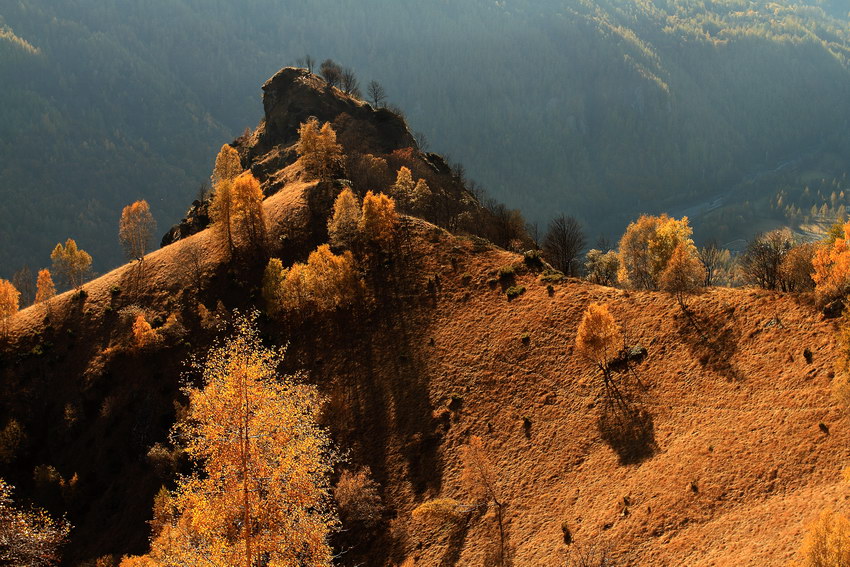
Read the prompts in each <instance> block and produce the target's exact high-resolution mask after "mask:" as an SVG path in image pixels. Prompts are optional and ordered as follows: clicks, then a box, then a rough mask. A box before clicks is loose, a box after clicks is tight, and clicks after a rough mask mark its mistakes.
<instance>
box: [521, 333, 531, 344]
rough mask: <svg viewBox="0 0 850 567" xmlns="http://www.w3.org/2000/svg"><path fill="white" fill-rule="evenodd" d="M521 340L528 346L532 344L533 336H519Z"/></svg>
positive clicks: (525, 334) (524, 334)
mask: <svg viewBox="0 0 850 567" xmlns="http://www.w3.org/2000/svg"><path fill="white" fill-rule="evenodd" d="M519 340H520V341H522V344H524V345H527V344H528V343H530V342H531V335H529V334H528V333H523V334H521V335H520V336H519Z"/></svg>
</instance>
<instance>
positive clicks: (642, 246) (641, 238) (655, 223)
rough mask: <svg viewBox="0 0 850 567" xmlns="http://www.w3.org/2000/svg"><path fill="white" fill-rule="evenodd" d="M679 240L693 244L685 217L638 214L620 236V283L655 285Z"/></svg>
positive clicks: (653, 286) (650, 287)
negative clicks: (678, 218) (677, 218)
mask: <svg viewBox="0 0 850 567" xmlns="http://www.w3.org/2000/svg"><path fill="white" fill-rule="evenodd" d="M681 243H685V244H686V245H687V246H690V247H692V246H693V241H692V240H691V227H690V226H688V217H682V219H681V220H676V219H674V218H671V217H669V216H667V215H666V214H665V215H661V216H657V217H655V216H651V215H641V217H640V218H639V219H638V220H636V221H635V222H633V223H631V224H630V225H629V226H628V227H627V228H626V232H625V233H624V234H623V237H622V238H621V239H620V273H619V279H620V283H622V284H624V285H630V286H631V287H635V288H642V289H657V288H658V284H659V281H658V280H659V278H660V277H661V273H662V272H663V271H664V269H665V268H666V267H667V263H668V262H669V261H670V258H671V257H672V255H673V251H674V250H675V249H676V247H677V246H678V245H679V244H681Z"/></svg>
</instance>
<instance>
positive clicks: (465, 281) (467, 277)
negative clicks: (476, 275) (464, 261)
mask: <svg viewBox="0 0 850 567" xmlns="http://www.w3.org/2000/svg"><path fill="white" fill-rule="evenodd" d="M471 282H472V274H470V273H469V272H467V273H465V274H463V275H462V276H460V283H462V284H463V285H469V284H470V283H471Z"/></svg>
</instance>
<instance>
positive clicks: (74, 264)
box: [50, 238, 92, 289]
mask: <svg viewBox="0 0 850 567" xmlns="http://www.w3.org/2000/svg"><path fill="white" fill-rule="evenodd" d="M50 259H51V260H53V271H54V272H56V273H58V274H59V275H60V276H62V278H63V279H64V280H65V281H66V282H67V283H68V284H69V285H71V286H73V287H75V288H78V289H79V288H80V287H81V286H82V285H83V278H84V277H85V274H86V272H88V270H89V268H90V267H91V262H92V259H91V256H90V255H89V254H88V253H87V252H86V251H85V250H82V249H80V248H78V247H77V243H76V242H74V240H73V239H72V238H69V239H68V240H66V241H65V245H64V246H63V245H62V244H57V245H56V248H54V249H53V252H52V253H51V254H50Z"/></svg>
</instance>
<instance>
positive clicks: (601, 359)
mask: <svg viewBox="0 0 850 567" xmlns="http://www.w3.org/2000/svg"><path fill="white" fill-rule="evenodd" d="M622 342H623V335H622V333H621V331H620V326H619V325H617V322H616V321H614V317H613V316H612V315H611V312H610V311H608V306H607V305H600V304H599V303H591V304H590V305H589V306H588V307H587V309H586V310H585V311H584V314H583V315H582V318H581V323H579V326H578V332H577V333H576V352H577V353H578V354H579V356H581V357H583V358H585V359H586V360H588V361H589V362H591V363H592V364H593V365H594V366H596V367H597V368H598V369H599V371H600V372H602V378H603V380H604V382H605V387H606V389H610V388H611V387H612V386H614V385H613V382H612V380H611V361H612V360H613V358H614V357H615V356H616V355H617V352H618V351H619V348H620V346H621V345H622Z"/></svg>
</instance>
